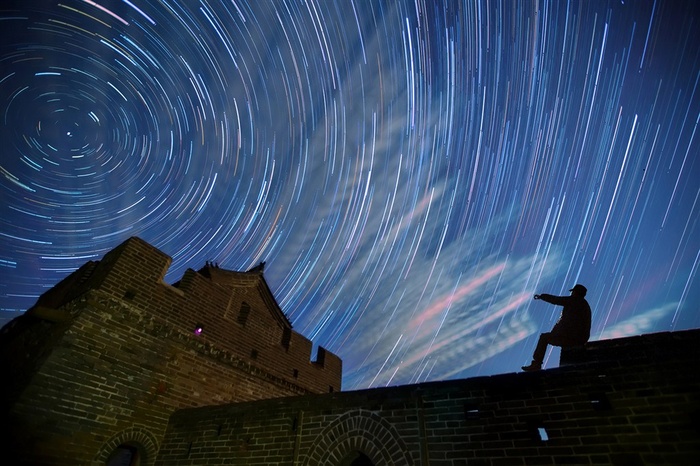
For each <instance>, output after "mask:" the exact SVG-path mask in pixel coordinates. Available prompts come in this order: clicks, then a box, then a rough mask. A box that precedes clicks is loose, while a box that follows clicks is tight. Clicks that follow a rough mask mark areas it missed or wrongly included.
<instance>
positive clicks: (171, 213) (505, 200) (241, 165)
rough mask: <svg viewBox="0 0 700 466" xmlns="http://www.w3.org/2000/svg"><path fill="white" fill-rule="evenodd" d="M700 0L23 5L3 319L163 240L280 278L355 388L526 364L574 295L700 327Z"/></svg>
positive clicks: (186, 256) (6, 198) (11, 43)
mask: <svg viewBox="0 0 700 466" xmlns="http://www.w3.org/2000/svg"><path fill="white" fill-rule="evenodd" d="M697 5H698V4H697V3H696V2H695V1H694V0H687V1H681V0H678V1H666V2H662V1H658V0H657V1H654V0H651V1H625V2H622V1H594V0H591V1H565V0H561V1H559V0H557V1H528V0H524V1H514V0H503V1H486V0H465V1H462V2H440V1H433V0H414V1H401V0H400V1H397V2H382V1H365V0H339V1H331V0H307V1H298V0H294V1H267V0H263V1H258V0H255V1H252V0H220V1H218V0H199V1H197V0H182V1H175V0H131V1H129V0H122V1H120V0H83V1H80V0H62V1H60V2H57V1H42V2H19V1H10V2H3V3H2V5H0V31H1V32H0V34H1V35H2V40H1V41H0V102H1V104H2V106H1V107H0V110H1V112H2V113H1V114H0V131H1V136H2V137H1V141H2V143H1V146H0V175H1V176H0V189H1V191H0V192H1V193H2V202H1V203H0V306H1V307H2V319H3V320H2V324H4V323H6V322H7V321H8V320H9V319H11V318H12V317H14V316H16V315H19V313H21V312H22V311H24V310H26V309H28V308H29V307H31V306H32V305H33V303H34V302H35V301H36V299H37V297H38V296H39V295H40V294H41V293H43V292H44V291H46V290H47V289H49V288H51V287H52V286H53V285H54V284H56V283H57V282H58V281H59V280H61V279H62V278H63V277H65V276H66V275H67V274H69V273H70V272H72V271H73V270H75V269H76V268H77V267H79V266H80V265H82V264H83V263H85V262H86V261H88V260H96V259H99V258H101V257H102V256H103V255H104V254H105V253H106V252H107V251H108V250H110V249H112V248H113V247H115V246H116V245H118V244H119V243H121V242H122V241H124V240H125V239H126V238H128V237H130V236H139V237H141V238H143V239H144V240H146V241H148V242H150V243H151V244H153V245H154V246H156V247H157V248H159V249H161V250H162V251H164V252H165V253H167V254H169V255H170V256H172V257H173V265H172V266H171V268H170V270H169V273H168V276H167V277H166V278H167V279H168V281H169V282H171V283H172V282H175V281H177V280H178V279H179V278H180V277H181V276H182V274H183V272H184V270H185V269H186V268H188V267H190V268H199V267H201V266H203V265H204V263H205V261H208V260H209V261H215V262H218V263H219V264H220V266H221V267H224V268H227V269H231V270H247V269H249V268H251V267H253V266H254V265H256V264H257V263H259V262H260V261H266V262H267V266H266V272H265V277H266V279H267V281H268V283H269V284H270V286H271V288H272V290H273V293H274V294H275V296H276V298H277V301H278V302H279V304H280V306H281V307H282V309H283V310H284V311H285V312H286V313H287V314H288V315H289V317H290V319H291V320H292V322H293V324H294V327H295V329H296V330H297V331H299V332H301V333H302V334H304V335H306V336H308V337H310V338H312V339H313V340H314V342H315V343H316V344H320V345H323V346H324V347H326V348H328V349H329V350H330V351H333V352H334V353H336V354H338V355H339V356H340V357H341V358H342V359H343V361H344V382H343V383H344V389H356V388H365V387H375V386H384V385H396V384H405V383H415V382H422V381H427V380H444V379H449V378H459V377H471V376H475V375H488V374H495V373H502V372H513V371H515V370H518V369H517V368H519V366H520V365H521V364H525V363H527V362H528V361H529V359H530V356H531V351H532V348H533V346H534V342H535V340H536V336H537V334H538V333H540V332H542V331H548V330H549V329H550V328H551V326H552V325H553V323H554V322H555V321H556V319H557V318H558V314H559V310H558V309H557V308H555V307H552V306H547V305H546V304H542V303H541V302H539V301H533V300H532V296H533V295H534V294H535V293H538V292H543V293H552V294H568V292H567V290H568V289H569V288H571V286H573V284H575V283H583V284H585V285H586V286H587V287H588V290H589V294H588V296H587V298H588V300H589V302H590V303H591V307H592V309H593V328H592V339H603V338H612V337H620V336H628V335H636V334H640V333H646V332H656V331H669V330H681V329H688V328H697V327H700V313H699V312H698V311H699V310H700V309H699V306H698V304H700V291H698V288H700V279H699V275H698V268H699V267H700V231H699V228H700V225H698V220H700V202H699V201H700V161H699V160H698V153H699V152H700V134H699V131H698V123H699V122H700V89H698V84H699V80H700V7H698V6H697ZM556 364H557V361H556V356H554V355H550V356H549V358H548V360H547V362H546V366H549V367H551V366H553V365H556Z"/></svg>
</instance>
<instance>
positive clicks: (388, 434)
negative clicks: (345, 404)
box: [304, 409, 413, 466]
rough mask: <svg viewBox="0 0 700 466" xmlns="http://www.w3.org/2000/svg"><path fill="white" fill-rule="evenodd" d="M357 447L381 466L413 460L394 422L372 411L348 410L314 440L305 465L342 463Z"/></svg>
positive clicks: (407, 465)
mask: <svg viewBox="0 0 700 466" xmlns="http://www.w3.org/2000/svg"><path fill="white" fill-rule="evenodd" d="M354 451H359V452H361V453H364V454H365V455H366V456H367V457H369V458H370V459H371V460H372V462H373V463H374V464H375V465H377V466H391V465H401V466H403V465H406V466H410V465H412V464H413V459H412V458H411V457H410V455H409V454H408V449H407V448H406V444H405V443H404V442H403V440H402V439H401V436H400V435H399V433H398V432H397V431H396V429H395V428H394V426H392V425H391V424H390V423H389V422H387V421H386V420H385V419H384V418H382V417H381V416H379V415H378V414H375V413H373V412H371V411H366V410H361V409H360V410H353V411H348V412H346V413H345V414H343V415H342V416H340V417H338V418H337V419H335V420H334V421H332V422H331V423H330V425H328V426H327V427H326V428H325V429H323V431H322V432H321V433H320V434H318V436H317V437H316V438H315V439H314V441H313V442H312V447H311V448H310V449H309V451H308V455H307V457H306V460H305V462H304V464H305V465H315V464H327V465H339V464H341V462H342V461H343V459H345V458H346V457H347V456H348V455H349V454H351V453H352V452H354Z"/></svg>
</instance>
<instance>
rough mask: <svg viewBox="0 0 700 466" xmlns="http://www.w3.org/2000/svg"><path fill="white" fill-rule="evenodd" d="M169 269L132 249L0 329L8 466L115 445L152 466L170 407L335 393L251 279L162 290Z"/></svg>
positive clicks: (326, 364) (254, 276) (328, 363)
mask: <svg viewBox="0 0 700 466" xmlns="http://www.w3.org/2000/svg"><path fill="white" fill-rule="evenodd" d="M169 265H170V258H169V257H168V256H166V255H165V254H164V253H162V252H161V251H159V250H157V249H155V248H153V247H152V246H150V245H149V244H147V243H145V242H143V241H142V240H139V239H138V238H132V239H130V240H128V241H126V242H125V243H123V244H122V245H120V246H118V247H117V248H115V249H114V250H112V251H111V252H109V253H108V254H107V255H105V257H104V258H103V259H102V260H101V261H99V262H91V263H88V264H86V265H85V266H83V267H82V268H80V269H79V270H77V271H76V272H75V273H74V274H72V275H70V276H69V277H67V278H66V279H65V280H63V281H62V282H61V283H59V284H58V285H56V286H55V287H54V288H53V289H51V290H50V291H48V292H47V293H45V294H44V295H43V296H42V297H41V298H40V299H39V300H38V302H37V304H36V306H34V307H33V308H32V309H30V310H28V311H27V312H26V313H25V314H24V315H23V316H21V317H19V318H17V319H15V320H14V321H12V322H11V323H10V324H8V325H7V326H6V327H5V328H3V330H2V333H1V334H0V357H1V358H2V360H1V361H2V366H3V373H4V375H5V376H6V378H5V380H7V381H8V382H7V383H3V384H2V403H3V404H2V412H0V415H2V422H3V428H4V431H5V432H8V434H7V435H5V436H4V437H3V453H4V455H5V456H4V457H3V458H12V457H13V456H14V458H12V461H11V462H10V463H7V464H33V465H34V464H52V465H59V464H105V461H106V460H107V458H108V456H109V455H110V453H112V452H113V451H114V449H115V448H117V447H118V446H119V445H122V444H123V445H136V446H137V450H138V454H139V455H140V464H141V465H148V464H153V462H154V461H155V456H156V452H157V451H158V449H159V446H160V442H161V440H162V437H163V434H164V431H165V428H166V425H167V422H168V419H169V416H170V414H171V413H172V412H173V411H174V410H176V409H180V408H188V407H194V406H205V405H216V404H222V403H231V402H236V401H249V400H258V399H264V398H271V397H280V396H289V395H303V394H308V393H326V392H329V391H331V390H333V391H337V390H340V388H341V386H340V383H341V372H342V369H341V361H340V359H339V358H338V357H337V356H335V355H333V354H332V353H330V352H326V351H322V352H323V353H324V356H325V357H324V358H323V363H321V362H320V361H319V362H313V361H311V350H312V344H311V342H310V341H309V340H308V339H306V338H305V337H303V336H302V335H300V334H298V333H296V332H294V331H292V330H291V324H290V323H289V321H288V320H287V318H286V317H285V315H284V313H283V312H282V311H281V310H280V309H279V306H278V305H277V303H276V302H275V300H274V297H273V296H272V293H271V291H270V290H269V288H268V286H267V284H266V282H265V280H264V278H263V275H262V270H253V271H250V272H232V271H227V270H222V269H219V268H218V267H215V266H212V265H209V264H208V265H207V266H206V267H204V268H203V269H201V270H199V271H197V272H195V271H194V270H188V271H187V272H186V273H185V275H184V277H183V278H182V280H181V281H180V282H179V283H177V284H176V285H174V286H171V285H168V284H166V283H164V282H163V277H164V276H165V272H166V271H167V268H168V266H169ZM242 303H247V304H246V305H247V306H248V308H249V311H248V315H247V318H246V319H245V322H239V320H238V316H239V312H240V309H241V306H242ZM197 326H201V333H199V334H198V333H196V332H195V329H196V327H197Z"/></svg>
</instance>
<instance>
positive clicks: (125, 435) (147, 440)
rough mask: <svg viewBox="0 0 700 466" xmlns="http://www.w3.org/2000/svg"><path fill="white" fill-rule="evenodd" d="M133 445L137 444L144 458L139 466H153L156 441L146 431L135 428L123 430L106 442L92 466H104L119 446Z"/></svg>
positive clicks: (141, 428)
mask: <svg viewBox="0 0 700 466" xmlns="http://www.w3.org/2000/svg"><path fill="white" fill-rule="evenodd" d="M134 443H135V444H138V446H139V447H140V449H141V450H142V451H141V453H143V454H144V456H145V458H143V459H142V460H141V466H151V465H153V464H154V463H155V461H156V455H157V454H158V441H157V440H156V437H155V436H154V435H153V434H152V433H151V432H150V431H148V429H145V428H143V427H136V426H133V427H129V428H127V429H124V430H122V431H121V432H119V433H117V434H115V435H113V436H112V438H110V439H109V440H107V441H106V442H105V443H104V444H103V445H102V447H101V448H100V450H99V451H98V452H97V455H95V459H94V460H93V465H94V466H97V465H100V466H104V465H105V464H106V463H107V460H108V459H109V455H110V454H112V452H113V451H114V450H116V448H117V447H118V446H119V445H123V444H134Z"/></svg>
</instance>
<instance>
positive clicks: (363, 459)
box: [338, 451, 375, 466]
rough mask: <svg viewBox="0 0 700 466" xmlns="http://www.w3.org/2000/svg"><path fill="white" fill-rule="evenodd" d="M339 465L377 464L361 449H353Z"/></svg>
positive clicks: (360, 465)
mask: <svg viewBox="0 0 700 466" xmlns="http://www.w3.org/2000/svg"><path fill="white" fill-rule="evenodd" d="M338 466H375V465H374V463H373V462H372V460H371V459H369V456H367V455H365V454H364V453H362V452H361V451H353V452H351V453H350V454H348V455H347V456H346V457H345V458H343V461H341V462H340V464H339V465H338Z"/></svg>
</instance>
